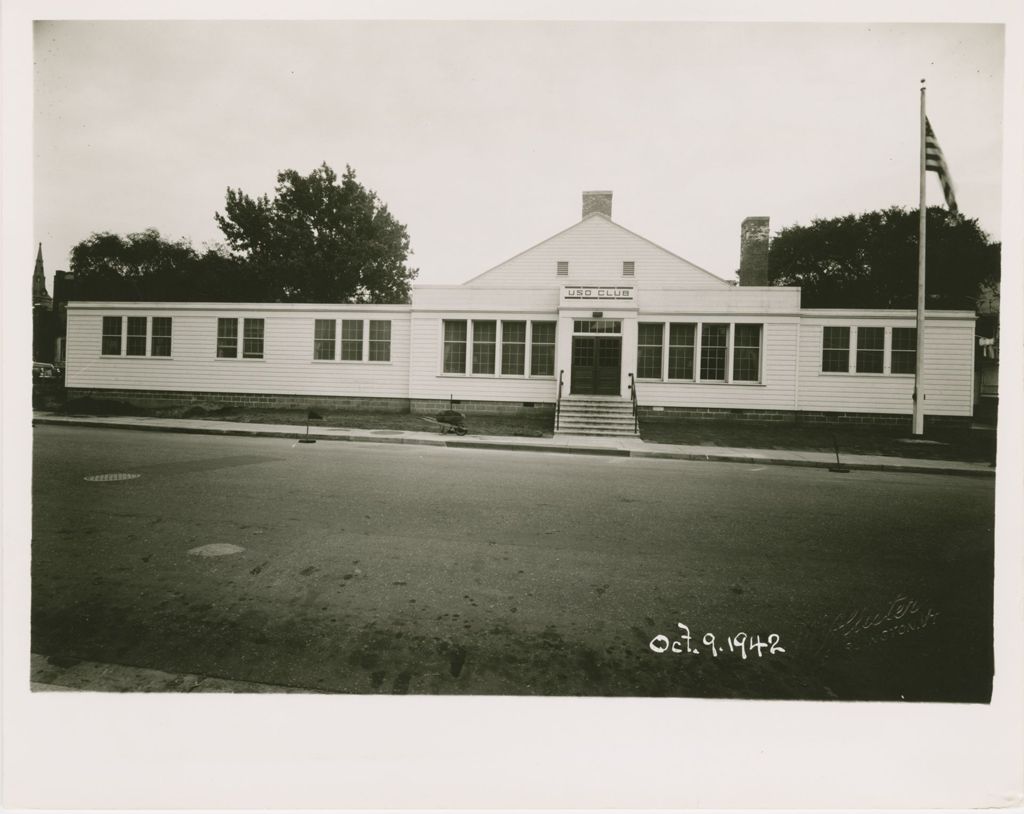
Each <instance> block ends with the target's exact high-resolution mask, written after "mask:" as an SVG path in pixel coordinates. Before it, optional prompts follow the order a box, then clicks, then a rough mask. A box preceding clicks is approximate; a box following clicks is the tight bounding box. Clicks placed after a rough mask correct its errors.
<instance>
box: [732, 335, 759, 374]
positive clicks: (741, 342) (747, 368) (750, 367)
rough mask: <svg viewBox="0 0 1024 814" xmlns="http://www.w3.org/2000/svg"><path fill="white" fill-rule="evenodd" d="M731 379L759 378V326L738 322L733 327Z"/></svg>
mask: <svg viewBox="0 0 1024 814" xmlns="http://www.w3.org/2000/svg"><path fill="white" fill-rule="evenodd" d="M734 332H735V334H734V337H733V351H732V380H733V381H734V382H756V381H760V379H761V326H760V325H742V324H738V325H736V327H735V328H734Z"/></svg>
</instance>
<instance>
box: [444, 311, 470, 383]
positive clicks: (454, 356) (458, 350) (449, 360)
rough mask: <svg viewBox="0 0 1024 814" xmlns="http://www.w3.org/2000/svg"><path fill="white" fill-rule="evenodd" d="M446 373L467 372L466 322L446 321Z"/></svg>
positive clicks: (462, 320) (457, 320)
mask: <svg viewBox="0 0 1024 814" xmlns="http://www.w3.org/2000/svg"><path fill="white" fill-rule="evenodd" d="M442 370H443V371H444V372H445V373H465V372H466V320H464V319H446V320H445V321H444V362H443V365H442Z"/></svg>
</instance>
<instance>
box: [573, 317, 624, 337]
mask: <svg viewBox="0 0 1024 814" xmlns="http://www.w3.org/2000/svg"><path fill="white" fill-rule="evenodd" d="M572 326H573V331H575V332H576V333H578V334H617V333H622V320H619V319H577V320H573V323H572Z"/></svg>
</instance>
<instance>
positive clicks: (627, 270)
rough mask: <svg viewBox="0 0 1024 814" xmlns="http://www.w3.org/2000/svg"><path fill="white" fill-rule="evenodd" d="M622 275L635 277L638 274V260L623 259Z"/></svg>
mask: <svg viewBox="0 0 1024 814" xmlns="http://www.w3.org/2000/svg"><path fill="white" fill-rule="evenodd" d="M622 276H623V277H635V276H636V262H635V261H633V260H623V261H622Z"/></svg>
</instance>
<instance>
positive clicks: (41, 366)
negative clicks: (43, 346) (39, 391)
mask: <svg viewBox="0 0 1024 814" xmlns="http://www.w3.org/2000/svg"><path fill="white" fill-rule="evenodd" d="M59 375H60V373H58V371H57V368H55V367H54V366H53V365H51V364H50V363H49V362H33V363H32V378H33V379H56V378H57V377H58V376H59Z"/></svg>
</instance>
